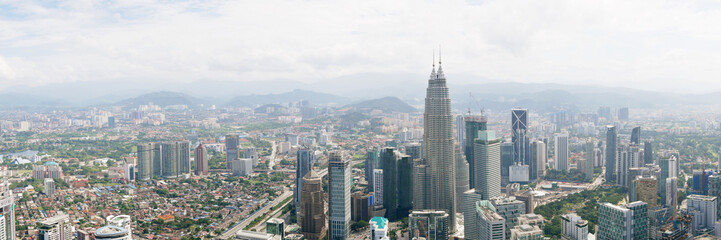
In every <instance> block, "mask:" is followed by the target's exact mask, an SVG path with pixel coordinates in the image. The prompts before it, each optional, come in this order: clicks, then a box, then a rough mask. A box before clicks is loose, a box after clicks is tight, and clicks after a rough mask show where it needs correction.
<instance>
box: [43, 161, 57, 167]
mask: <svg viewBox="0 0 721 240" xmlns="http://www.w3.org/2000/svg"><path fill="white" fill-rule="evenodd" d="M57 165H59V164H58V163H56V162H53V161H50V162H46V163H45V166H57Z"/></svg>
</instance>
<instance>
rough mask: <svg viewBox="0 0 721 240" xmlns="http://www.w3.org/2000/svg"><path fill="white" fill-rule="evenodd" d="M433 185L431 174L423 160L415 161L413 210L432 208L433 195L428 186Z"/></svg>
mask: <svg viewBox="0 0 721 240" xmlns="http://www.w3.org/2000/svg"><path fill="white" fill-rule="evenodd" d="M430 183H431V173H430V169H429V167H428V165H427V164H426V163H425V161H423V159H415V160H414V161H413V209H414V210H423V209H430V208H431V195H430V191H428V186H429V185H430Z"/></svg>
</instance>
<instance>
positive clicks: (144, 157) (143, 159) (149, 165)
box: [137, 143, 153, 180]
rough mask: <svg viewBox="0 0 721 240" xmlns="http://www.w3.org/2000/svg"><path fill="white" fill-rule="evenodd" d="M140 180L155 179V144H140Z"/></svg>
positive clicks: (138, 177)
mask: <svg viewBox="0 0 721 240" xmlns="http://www.w3.org/2000/svg"><path fill="white" fill-rule="evenodd" d="M137 162H138V176H137V179H138V180H149V179H151V178H152V177H153V144H152V143H144V144H138V161H137Z"/></svg>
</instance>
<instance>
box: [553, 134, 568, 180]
mask: <svg viewBox="0 0 721 240" xmlns="http://www.w3.org/2000/svg"><path fill="white" fill-rule="evenodd" d="M553 142H554V146H553V149H554V155H555V156H556V158H555V159H556V161H555V162H554V163H555V167H554V168H555V169H556V170H558V171H568V133H556V134H553Z"/></svg>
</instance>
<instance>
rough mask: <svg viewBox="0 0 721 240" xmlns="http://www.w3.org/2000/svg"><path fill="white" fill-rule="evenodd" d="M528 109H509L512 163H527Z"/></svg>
mask: <svg viewBox="0 0 721 240" xmlns="http://www.w3.org/2000/svg"><path fill="white" fill-rule="evenodd" d="M527 124H528V109H519V108H514V109H512V110H511V130H512V135H511V141H512V142H513V163H514V164H522V165H528V161H527V159H526V149H527V148H528V137H526V134H527V133H528V130H527V129H528V128H527V127H526V126H527Z"/></svg>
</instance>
